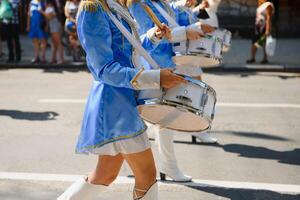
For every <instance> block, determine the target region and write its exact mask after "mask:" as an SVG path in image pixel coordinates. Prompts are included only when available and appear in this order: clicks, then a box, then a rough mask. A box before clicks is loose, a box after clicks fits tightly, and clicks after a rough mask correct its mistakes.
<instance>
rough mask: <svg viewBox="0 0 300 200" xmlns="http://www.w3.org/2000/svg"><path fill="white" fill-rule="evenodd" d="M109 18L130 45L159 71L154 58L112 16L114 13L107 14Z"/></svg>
mask: <svg viewBox="0 0 300 200" xmlns="http://www.w3.org/2000/svg"><path fill="white" fill-rule="evenodd" d="M107 14H108V16H109V17H110V18H111V20H112V21H113V22H114V24H115V25H116V26H117V27H118V29H119V30H120V31H121V32H122V34H123V35H124V36H125V37H126V39H127V40H128V41H129V42H130V44H131V45H132V46H133V47H134V48H135V49H136V50H137V51H138V52H139V53H140V54H141V56H143V57H144V58H145V60H146V61H147V62H148V63H149V64H150V65H151V66H152V67H153V68H155V69H159V68H160V67H159V65H158V64H157V63H156V62H155V61H154V60H153V59H152V57H151V56H150V55H149V54H148V53H147V51H146V50H145V49H144V48H143V47H142V45H141V44H140V43H139V42H137V41H136V39H135V38H134V37H133V35H132V34H131V33H130V32H129V31H128V30H127V29H126V28H125V27H124V25H123V24H122V23H121V22H120V21H119V20H118V19H117V18H116V17H115V16H114V15H113V14H112V12H110V11H108V12H107Z"/></svg>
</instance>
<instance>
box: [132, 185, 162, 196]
mask: <svg viewBox="0 0 300 200" xmlns="http://www.w3.org/2000/svg"><path fill="white" fill-rule="evenodd" d="M136 191H140V192H146V194H145V195H144V196H143V197H142V198H140V197H138V196H137V195H136ZM133 199H134V200H158V186H157V182H155V183H154V184H153V185H152V186H151V187H150V188H149V189H148V190H147V191H146V190H140V189H136V188H135V189H134V197H133Z"/></svg>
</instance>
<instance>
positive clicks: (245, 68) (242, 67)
mask: <svg viewBox="0 0 300 200" xmlns="http://www.w3.org/2000/svg"><path fill="white" fill-rule="evenodd" d="M5 69H7V70H8V69H52V70H55V69H57V70H64V69H65V70H68V69H69V70H72V69H76V70H82V71H86V70H88V69H87V67H86V64H85V63H84V62H78V63H74V62H70V63H64V64H55V65H54V64H48V63H47V64H31V63H8V64H7V63H0V70H5ZM203 71H204V72H208V73H209V72H225V73H226V72H229V73H230V72H288V73H300V64H299V65H298V66H297V65H295V64H290V65H278V64H269V65H259V64H255V65H246V64H244V63H234V64H229V63H228V64H224V65H221V66H217V67H210V68H203Z"/></svg>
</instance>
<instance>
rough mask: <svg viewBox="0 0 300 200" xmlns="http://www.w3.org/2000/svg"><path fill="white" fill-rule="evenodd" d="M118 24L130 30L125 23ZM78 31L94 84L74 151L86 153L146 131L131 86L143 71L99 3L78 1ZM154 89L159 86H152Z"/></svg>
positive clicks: (129, 45)
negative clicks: (137, 65) (136, 64)
mask: <svg viewBox="0 0 300 200" xmlns="http://www.w3.org/2000/svg"><path fill="white" fill-rule="evenodd" d="M114 14H115V13H114ZM115 16H117V15H116V14H115ZM120 21H121V23H122V24H123V25H124V26H125V27H126V29H127V30H129V31H131V29H130V26H129V25H128V23H126V21H125V20H123V19H121V20H120ZM77 32H78V37H79V40H80V42H81V44H82V47H83V48H84V50H85V52H86V54H87V57H86V61H87V66H88V68H89V70H90V72H91V74H92V75H93V78H94V82H93V85H92V88H91V90H90V94H89V97H88V100H87V104H86V108H85V112H84V117H83V122H82V127H81V133H80V136H79V138H78V143H77V147H76V152H77V153H89V152H91V150H92V149H94V148H99V147H101V146H103V145H105V144H108V143H111V142H115V141H119V140H123V139H128V138H132V137H135V136H138V135H140V134H142V133H143V132H144V131H145V130H146V126H145V124H144V122H143V120H142V119H141V118H140V116H139V113H138V110H137V107H136V106H137V100H136V96H137V91H136V89H137V88H136V87H135V86H134V84H132V81H133V80H135V79H136V78H137V77H138V76H141V71H142V70H140V69H137V68H135V67H134V66H133V64H132V51H133V47H132V46H131V44H130V43H129V42H128V41H127V40H126V38H124V36H123V35H122V33H121V32H120V31H119V29H118V28H117V27H116V26H115V24H114V23H113V22H112V20H111V19H110V18H109V16H108V14H107V11H106V10H105V8H104V7H103V4H101V1H100V0H89V1H87V0H84V1H82V2H81V5H80V10H79V14H78V19H77ZM145 42H146V43H147V40H145ZM145 71H146V70H145ZM156 88H159V83H158V84H155V85H153V86H152V89H156ZM139 89H144V88H143V87H141V88H139Z"/></svg>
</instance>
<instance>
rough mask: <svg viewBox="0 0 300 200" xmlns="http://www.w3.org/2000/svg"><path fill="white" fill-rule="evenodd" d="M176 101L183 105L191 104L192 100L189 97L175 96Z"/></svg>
mask: <svg viewBox="0 0 300 200" xmlns="http://www.w3.org/2000/svg"><path fill="white" fill-rule="evenodd" d="M176 99H179V100H180V101H182V102H184V103H192V102H193V100H192V99H190V98H189V97H186V96H182V95H177V96H176Z"/></svg>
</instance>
